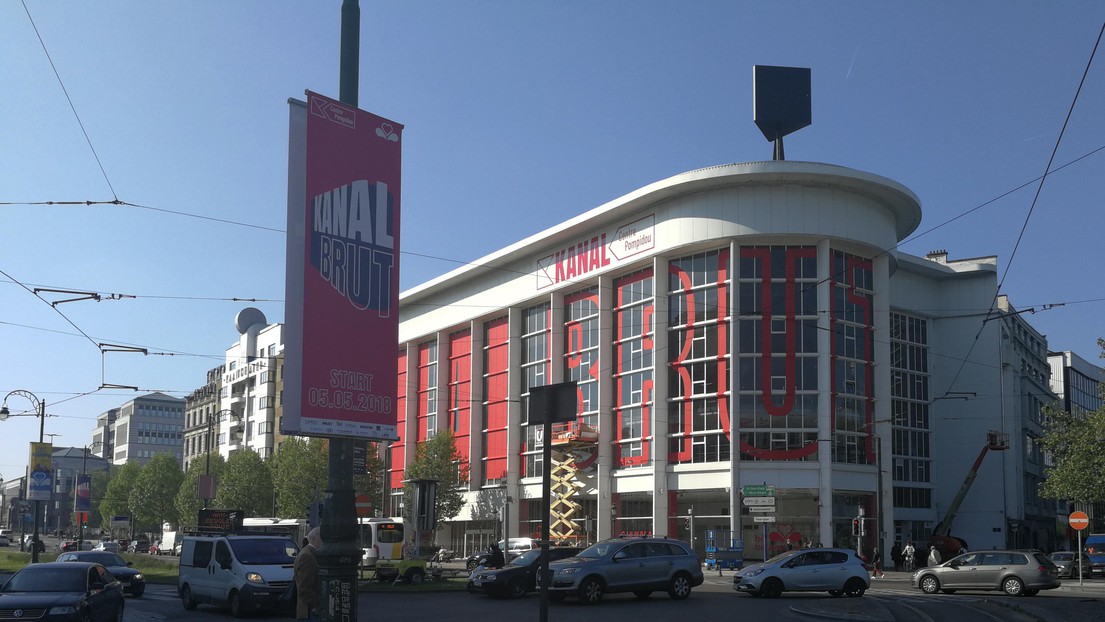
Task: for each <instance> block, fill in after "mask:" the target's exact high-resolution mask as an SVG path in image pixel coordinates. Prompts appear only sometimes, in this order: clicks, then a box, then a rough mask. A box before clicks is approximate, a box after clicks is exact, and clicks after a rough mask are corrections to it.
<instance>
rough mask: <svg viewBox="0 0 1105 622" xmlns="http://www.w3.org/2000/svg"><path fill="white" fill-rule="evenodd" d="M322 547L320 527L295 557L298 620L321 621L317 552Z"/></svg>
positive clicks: (296, 613)
mask: <svg viewBox="0 0 1105 622" xmlns="http://www.w3.org/2000/svg"><path fill="white" fill-rule="evenodd" d="M320 546H322V535H321V534H320V533H319V530H318V527H315V528H314V529H312V530H311V531H310V533H308V534H307V546H305V547H303V548H302V549H300V550H299V554H297V555H296V556H295V564H294V565H293V566H292V572H293V576H294V577H295V592H296V601H295V618H296V619H297V620H309V621H310V622H317V620H318V619H319V618H318V595H319V592H320V591H321V589H320V585H319V582H318V560H317V559H315V551H316V550H318V548H319V547H320Z"/></svg>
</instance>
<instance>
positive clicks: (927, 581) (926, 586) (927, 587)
mask: <svg viewBox="0 0 1105 622" xmlns="http://www.w3.org/2000/svg"><path fill="white" fill-rule="evenodd" d="M920 585H921V591H922V592H924V593H926V594H935V593H937V592H939V591H940V580H939V579H937V578H936V577H934V576H932V575H930V574H927V575H925V576H923V577H921V583H920Z"/></svg>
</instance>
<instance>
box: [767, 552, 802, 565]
mask: <svg viewBox="0 0 1105 622" xmlns="http://www.w3.org/2000/svg"><path fill="white" fill-rule="evenodd" d="M798 553H799V551H787V552H786V553H779V554H778V555H776V556H775V557H772V558H771V559H769V560H767V561H766V562H764V563H765V564H775V563H778V562H781V561H784V560H787V559H790V558H791V557H794V556H795V555H797V554H798Z"/></svg>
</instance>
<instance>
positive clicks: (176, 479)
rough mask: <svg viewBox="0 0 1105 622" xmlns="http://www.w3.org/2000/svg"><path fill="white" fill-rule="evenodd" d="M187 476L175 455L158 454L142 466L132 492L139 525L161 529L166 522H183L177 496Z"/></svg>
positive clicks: (133, 508)
mask: <svg viewBox="0 0 1105 622" xmlns="http://www.w3.org/2000/svg"><path fill="white" fill-rule="evenodd" d="M183 479H184V473H183V472H181V470H180V462H178V461H177V459H176V457H175V456H173V454H170V453H168V452H158V453H155V454H154V455H153V457H152V458H150V460H149V461H148V462H146V464H145V465H144V466H143V467H142V470H141V471H140V472H139V473H138V476H137V477H136V478H135V479H134V485H133V486H131V489H130V495H129V499H130V507H131V509H132V511H133V512H134V514H133V518H134V524H135V526H141V527H146V528H149V529H150V530H160V528H161V524H162V523H172V524H174V525H175V524H176V523H177V522H178V521H179V517H178V513H177V509H176V503H175V501H176V495H177V493H178V492H179V491H180V482H181V480H183Z"/></svg>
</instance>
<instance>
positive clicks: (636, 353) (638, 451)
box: [613, 270, 654, 466]
mask: <svg viewBox="0 0 1105 622" xmlns="http://www.w3.org/2000/svg"><path fill="white" fill-rule="evenodd" d="M615 289H616V290H617V293H618V300H619V301H620V306H618V307H617V308H615V309H614V318H615V319H614V321H615V326H616V327H617V329H616V330H617V336H618V337H619V339H616V340H615V343H614V348H615V349H616V351H617V353H618V356H617V368H616V369H615V371H614V373H613V378H614V382H615V383H616V386H617V390H616V391H615V396H616V397H615V400H616V401H618V403H616V404H615V405H614V408H615V420H616V421H617V425H618V438H617V440H616V444H617V445H618V455H619V457H620V460H619V462H620V466H645V465H647V464H649V460H648V455H647V453H646V445H645V440H646V434H647V432H646V425H647V423H648V422H647V412H648V409H649V407H650V406H651V403H652V400H651V397H652V395H651V385H652V382H653V351H652V340H653V326H652V322H651V318H652V310H653V305H654V298H653V278H652V271H651V270H646V271H642V272H639V273H636V274H632V275H628V276H626V277H623V278H621V279H618V281H617V282H616V283H615ZM646 385H647V390H646ZM646 393H647V395H646ZM646 400H647V401H646Z"/></svg>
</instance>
